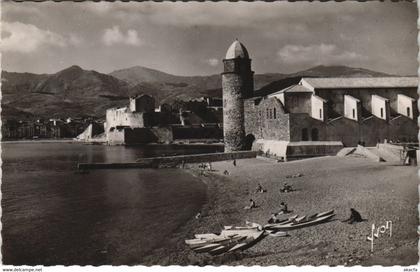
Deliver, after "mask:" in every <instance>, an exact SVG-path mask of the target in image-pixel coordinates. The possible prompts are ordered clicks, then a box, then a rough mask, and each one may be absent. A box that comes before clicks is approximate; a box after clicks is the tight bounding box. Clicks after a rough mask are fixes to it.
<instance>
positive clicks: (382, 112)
mask: <svg viewBox="0 0 420 272" xmlns="http://www.w3.org/2000/svg"><path fill="white" fill-rule="evenodd" d="M383 117H384V108H381V118H383Z"/></svg>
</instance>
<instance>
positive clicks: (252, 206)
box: [244, 199, 257, 210]
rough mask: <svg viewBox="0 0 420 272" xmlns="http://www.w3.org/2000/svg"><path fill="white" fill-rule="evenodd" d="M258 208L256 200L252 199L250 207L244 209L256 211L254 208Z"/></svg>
mask: <svg viewBox="0 0 420 272" xmlns="http://www.w3.org/2000/svg"><path fill="white" fill-rule="evenodd" d="M256 207H257V205H256V204H255V201H254V200H252V199H250V200H249V206H246V207H245V208H244V209H245V210H250V209H254V208H256Z"/></svg>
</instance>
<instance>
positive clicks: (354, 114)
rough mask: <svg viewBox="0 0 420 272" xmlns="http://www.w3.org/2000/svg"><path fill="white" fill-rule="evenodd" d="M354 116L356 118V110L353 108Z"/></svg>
mask: <svg viewBox="0 0 420 272" xmlns="http://www.w3.org/2000/svg"><path fill="white" fill-rule="evenodd" d="M353 118H356V110H355V109H353Z"/></svg>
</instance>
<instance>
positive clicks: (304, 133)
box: [302, 128, 308, 141]
mask: <svg viewBox="0 0 420 272" xmlns="http://www.w3.org/2000/svg"><path fill="white" fill-rule="evenodd" d="M307 140H308V129H307V128H302V141H307Z"/></svg>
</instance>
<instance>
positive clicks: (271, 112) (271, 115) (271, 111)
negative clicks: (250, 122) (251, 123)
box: [270, 109, 273, 119]
mask: <svg viewBox="0 0 420 272" xmlns="http://www.w3.org/2000/svg"><path fill="white" fill-rule="evenodd" d="M270 119H273V110H272V109H270Z"/></svg>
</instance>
